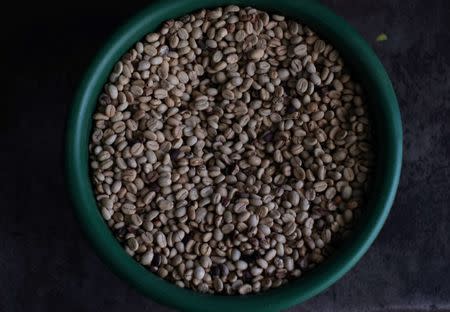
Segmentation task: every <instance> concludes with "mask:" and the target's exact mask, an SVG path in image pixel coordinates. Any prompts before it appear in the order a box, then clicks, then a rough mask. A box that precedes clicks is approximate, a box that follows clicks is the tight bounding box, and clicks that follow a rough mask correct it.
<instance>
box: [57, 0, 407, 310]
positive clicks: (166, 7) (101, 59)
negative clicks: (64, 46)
mask: <svg viewBox="0 0 450 312" xmlns="http://www.w3.org/2000/svg"><path fill="white" fill-rule="evenodd" d="M228 4H236V5H241V6H253V7H256V8H259V9H262V10H267V11H272V12H273V11H275V12H281V13H283V14H284V15H286V16H287V17H293V18H295V19H297V20H298V19H299V18H298V16H301V17H300V19H301V21H302V22H304V23H305V24H308V25H311V28H313V29H317V30H318V31H317V32H318V33H321V32H324V33H327V35H326V36H323V37H325V38H327V40H329V41H332V42H333V45H335V46H337V44H336V42H340V43H339V44H338V45H342V46H343V47H344V49H345V48H346V47H347V48H352V47H353V48H355V47H357V49H358V56H359V57H358V59H357V60H355V62H358V64H359V65H360V66H362V67H361V68H362V69H361V70H363V71H365V72H367V73H370V75H368V76H369V77H367V78H365V79H367V83H368V84H369V85H371V86H373V89H374V90H376V92H377V96H376V97H377V100H378V104H379V106H380V108H377V110H380V111H381V113H380V114H381V115H382V121H383V123H384V125H383V131H384V132H385V135H386V140H385V141H384V142H383V148H384V150H385V153H386V156H385V157H387V161H386V163H385V166H386V167H383V168H384V169H385V171H384V172H383V185H382V186H380V192H381V195H379V196H378V197H377V200H376V202H375V203H374V204H373V205H374V210H375V212H373V213H371V217H370V218H369V219H370V220H368V222H367V224H366V225H365V227H364V228H363V229H362V230H361V232H359V233H358V235H357V237H356V238H355V239H354V240H353V241H352V243H351V244H349V246H347V247H346V248H347V249H346V251H345V252H343V255H338V256H337V257H336V259H334V260H333V263H324V264H322V265H320V266H319V267H318V268H317V269H315V270H314V271H313V272H314V274H311V275H308V274H307V275H305V277H303V278H301V279H299V280H295V281H292V282H289V283H287V285H285V286H283V287H280V288H277V289H272V290H269V291H266V292H264V293H261V294H253V295H248V296H218V295H207V294H200V293H197V292H194V291H191V290H187V289H182V288H179V287H178V286H175V285H174V284H172V283H170V282H168V281H165V280H162V279H161V278H159V277H157V276H156V275H155V274H148V271H146V270H145V269H144V268H143V267H142V266H140V265H139V264H138V263H137V262H136V261H135V260H134V259H133V258H131V257H130V256H128V254H126V253H125V251H124V250H123V249H122V247H121V246H120V244H119V243H118V242H117V240H116V239H115V238H114V236H113V235H112V234H111V232H110V230H109V229H108V227H107V225H106V223H105V222H104V221H103V219H102V217H101V215H100V212H99V211H98V209H97V206H96V203H95V199H94V195H93V192H92V188H91V183H90V180H89V174H88V149H87V144H88V139H89V137H90V125H91V116H92V112H93V109H94V107H95V103H96V101H97V97H98V94H99V91H100V90H101V87H102V86H103V84H104V83H105V81H106V77H107V74H108V73H109V72H110V70H111V68H112V64H114V63H115V62H116V61H117V60H118V58H119V57H120V55H122V54H123V53H124V52H125V51H126V50H128V49H129V48H130V47H131V46H132V45H133V43H134V42H136V41H137V40H138V39H139V38H142V37H143V35H144V34H145V33H148V32H151V31H152V30H153V29H155V28H156V27H157V26H158V25H160V23H161V22H162V21H164V20H167V19H170V18H175V17H177V16H182V15H183V14H186V13H188V12H192V11H195V10H198V9H201V8H205V7H218V6H224V5H228ZM338 50H339V51H341V50H340V49H339V48H338ZM343 54H344V53H343ZM380 118H381V117H380ZM66 132H67V133H66V150H65V153H66V157H65V158H66V181H67V185H68V188H69V191H70V195H71V199H72V203H73V206H74V210H75V213H76V217H77V219H78V220H79V223H80V225H81V226H82V229H83V231H84V233H85V235H86V236H87V238H88V240H89V241H90V243H91V244H92V246H93V247H94V249H95V250H96V252H97V254H98V255H99V256H100V258H101V259H102V260H103V261H104V262H105V263H106V264H107V265H108V266H109V267H110V268H111V269H112V270H113V271H114V272H115V273H116V274H117V275H118V276H120V277H121V278H123V279H124V280H127V281H128V282H129V283H130V284H132V285H133V286H134V287H135V288H137V289H138V290H140V291H141V292H142V293H144V294H145V295H147V296H149V297H151V298H152V299H154V300H155V301H157V302H159V303H162V304H166V305H169V306H172V307H175V308H178V309H181V310H185V311H210V310H215V311H227V310H230V309H234V310H237V311H276V310H281V309H285V308H288V307H289V306H292V305H294V304H297V303H300V302H303V301H305V300H307V299H309V298H311V297H313V296H315V295H316V294H318V293H320V292H321V291H323V290H324V289H326V288H327V287H329V286H330V285H331V284H333V283H335V282H336V281H337V280H338V279H340V278H341V277H342V276H343V275H344V274H345V273H346V272H348V271H349V270H350V269H351V268H352V267H353V266H354V265H355V264H356V262H357V261H358V260H359V259H360V258H361V257H362V256H363V254H364V253H365V252H366V251H367V249H368V248H369V246H370V245H371V244H372V243H373V241H374V240H375V238H376V236H377V235H378V233H379V231H380V230H381V227H382V226H383V224H384V222H385V220H386V218H387V215H388V213H389V211H390V209H391V206H392V203H393V200H394V198H395V193H396V190H397V186H398V183H399V177H400V171H401V162H402V126H401V118H400V111H399V108H398V104H397V99H396V96H395V92H394V89H393V87H392V84H391V81H390V80H389V77H388V75H387V73H386V71H385V70H384V68H383V66H382V64H381V63H380V61H379V60H378V58H377V56H376V55H375V53H374V52H373V51H372V49H371V48H370V47H369V45H368V44H367V43H366V42H365V41H364V40H363V39H362V38H361V36H360V35H358V34H357V32H356V31H355V30H354V29H353V28H352V27H350V26H349V25H348V24H347V23H346V22H345V21H344V20H343V19H342V18H340V17H338V16H336V15H335V14H334V13H333V12H332V11H330V10H329V9H327V8H326V7H324V6H323V5H321V4H320V3H318V2H317V1H313V0H297V1H290V0H278V1H271V0H253V1H250V2H248V1H245V0H234V1H233V0H202V1H193V2H189V1H183V0H173V1H170V2H169V1H166V2H164V1H159V2H157V3H153V4H151V5H149V6H148V7H146V8H144V9H143V10H142V11H141V13H139V14H138V15H136V16H135V17H133V18H131V19H130V20H129V22H128V23H126V24H125V25H124V26H122V27H121V28H120V29H119V30H118V31H117V32H116V33H115V34H114V35H113V36H112V37H111V39H110V40H109V41H108V42H107V43H106V44H105V45H104V47H103V49H102V50H101V51H100V52H99V53H98V54H97V56H96V57H95V59H94V61H93V62H92V64H91V65H90V67H89V69H88V71H87V72H86V75H85V76H84V79H83V81H82V83H81V85H80V87H79V90H78V92H77V95H76V98H75V101H74V103H73V105H72V107H71V111H70V114H69V121H68V125H67V131H66ZM94 208H95V209H94Z"/></svg>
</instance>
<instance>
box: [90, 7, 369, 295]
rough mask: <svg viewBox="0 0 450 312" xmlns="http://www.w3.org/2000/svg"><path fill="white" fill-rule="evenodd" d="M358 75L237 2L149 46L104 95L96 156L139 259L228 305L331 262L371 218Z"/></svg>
mask: <svg viewBox="0 0 450 312" xmlns="http://www.w3.org/2000/svg"><path fill="white" fill-rule="evenodd" d="M348 73H349V70H348V69H347V67H346V66H345V64H344V61H343V60H342V59H341V57H340V55H339V53H338V51H336V50H334V48H333V47H332V46H331V45H330V44H328V43H327V42H325V41H323V40H322V39H320V38H319V36H318V35H317V34H315V33H314V31H313V30H311V29H309V28H308V27H307V26H306V25H301V24H299V23H297V22H295V21H291V20H286V19H285V18H284V17H283V16H280V15H269V14H267V13H265V12H261V11H258V10H256V9H253V8H245V9H244V8H239V7H237V6H234V5H233V6H228V7H226V8H217V9H214V10H202V11H200V12H197V13H193V14H190V15H188V16H185V17H182V18H180V19H178V20H171V21H167V22H166V23H164V24H163V26H162V28H161V29H160V30H159V31H157V32H154V33H150V34H148V35H147V36H145V38H144V39H143V40H142V41H141V42H138V43H136V45H135V46H134V48H132V49H130V50H129V51H128V52H127V53H126V54H125V55H123V56H122V58H121V59H120V60H119V61H118V62H117V64H116V65H115V66H114V68H113V69H112V72H111V74H110V76H109V82H108V83H107V84H106V85H105V86H104V88H103V92H102V93H101V94H100V95H99V105H98V107H97V109H96V112H95V113H94V114H93V132H92V135H91V141H90V146H89V152H90V164H91V177H92V183H93V187H94V191H95V196H96V200H97V203H98V207H99V210H100V212H101V215H102V216H103V218H104V219H105V220H106V222H107V224H108V225H109V226H110V227H111V229H112V231H113V234H114V235H115V236H116V238H117V239H118V240H119V241H120V242H121V244H122V245H123V246H124V248H125V250H126V252H127V253H128V254H130V255H132V256H133V257H134V258H135V259H136V260H137V261H139V263H140V264H141V265H143V266H144V267H146V268H147V269H149V271H151V272H153V273H154V274H158V275H159V276H160V277H162V278H164V279H167V280H169V281H171V282H173V283H175V284H176V285H178V286H179V287H187V288H191V289H194V290H196V291H199V292H207V293H221V294H226V295H232V294H238V295H247V294H250V293H254V292H259V291H265V290H267V289H270V288H273V287H278V286H280V285H282V284H284V283H286V282H288V281H289V280H291V279H294V278H297V277H299V276H301V275H303V274H302V273H303V272H305V271H307V270H309V269H312V268H313V267H315V266H317V265H319V264H320V263H321V262H323V261H324V260H325V259H326V258H327V257H328V256H329V255H330V254H331V252H332V250H334V249H335V248H338V245H336V242H339V241H340V240H342V239H343V237H345V236H346V235H347V234H348V232H349V231H350V230H351V228H352V225H353V224H354V222H355V220H356V219H357V218H358V216H359V215H360V214H361V210H360V208H361V206H362V205H363V204H364V198H365V190H366V189H367V187H368V181H369V178H370V175H371V173H372V170H373V165H374V164H373V160H374V153H373V146H372V138H371V127H370V126H371V124H370V122H369V118H368V117H369V116H368V114H367V109H366V105H365V102H364V94H363V93H362V88H361V86H360V85H359V84H358V83H357V82H356V81H354V80H353V79H352V77H351V76H350V75H349V74H348ZM149 274H151V273H149ZM300 278H301V277H300Z"/></svg>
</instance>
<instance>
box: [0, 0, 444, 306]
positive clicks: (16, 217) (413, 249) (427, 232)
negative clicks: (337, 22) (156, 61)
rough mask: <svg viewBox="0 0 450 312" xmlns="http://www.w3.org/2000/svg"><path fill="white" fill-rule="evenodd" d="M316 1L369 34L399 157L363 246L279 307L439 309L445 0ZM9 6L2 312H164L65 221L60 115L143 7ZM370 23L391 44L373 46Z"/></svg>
mask: <svg viewBox="0 0 450 312" xmlns="http://www.w3.org/2000/svg"><path fill="white" fill-rule="evenodd" d="M323 2H325V3H326V4H328V5H329V6H330V7H331V8H333V9H334V10H335V11H336V12H337V13H338V14H340V15H342V16H344V17H345V18H346V19H347V20H348V21H349V22H350V23H351V24H352V25H353V26H355V27H356V29H358V30H359V31H360V32H361V33H362V35H363V36H364V37H365V38H366V39H367V40H368V41H369V42H371V43H372V45H373V47H374V49H375V51H376V52H377V54H378V55H379V57H380V59H381V61H382V62H383V64H384V65H385V67H386V69H387V71H388V73H389V74H390V76H391V78H392V81H393V83H394V86H395V89H396V92H397V96H398V99H399V103H400V107H401V112H402V118H403V123H404V138H405V140H404V164H403V165H404V166H403V172H402V177H401V183H400V187H399V192H398V195H397V198H396V201H395V204H394V207H393V209H392V213H391V214H390V216H389V219H388V220H387V222H386V225H385V226H384V228H383V230H382V232H381V234H380V236H379V237H378V239H377V240H376V242H375V243H374V245H373V246H372V248H370V250H369V252H368V253H367V254H366V255H365V256H364V257H363V259H362V260H361V261H360V262H359V263H358V264H357V265H356V266H355V268H354V269H353V270H352V271H351V272H349V273H348V274H347V275H345V277H344V278H342V279H341V280H340V281H339V282H338V283H336V284H335V285H334V286H333V287H331V288H329V289H328V290H327V291H325V292H324V293H322V294H321V295H319V296H317V297H315V298H313V299H311V300H309V301H308V302H306V303H304V304H302V305H300V306H297V307H294V308H292V309H290V311H324V312H327V311H381V310H383V311H444V310H445V311H450V239H449V238H450V235H449V234H448V233H449V226H450V205H449V200H450V198H449V194H450V192H449V189H450V183H449V181H448V180H449V178H450V161H449V156H450V127H449V122H450V104H449V100H450V79H449V70H450V35H449V29H450V2H448V1H445V0H435V1H422V0H414V1H392V0H378V1H370V0H364V1H344V0H339V1H331V0H323ZM17 4H18V5H17V7H16V9H15V10H13V12H10V9H9V10H8V12H6V11H5V12H4V15H10V17H11V19H12V20H14V21H15V22H13V23H15V24H12V25H11V24H8V25H6V26H5V27H4V28H3V30H4V32H3V33H2V37H3V38H2V39H3V43H4V45H2V50H3V52H5V51H6V52H7V56H6V57H5V58H3V61H5V65H6V67H5V66H2V69H3V71H2V76H3V78H4V79H5V78H6V80H7V81H6V84H3V88H2V89H3V90H2V95H3V96H2V97H1V109H2V112H1V113H0V137H1V143H2V147H1V148H0V178H1V181H2V183H1V186H0V207H1V216H0V238H1V239H0V281H1V282H2V287H0V311H17V312H22V311H24V312H25V311H33V312H47V311H67V312H70V311H77V312H80V311H83V312H84V311H130V310H135V311H159V312H162V311H172V310H171V309H169V308H165V307H163V306H160V305H158V304H156V303H154V302H152V301H151V300H149V299H147V298H145V297H143V296H141V295H140V294H139V293H137V292H136V291H135V290H133V289H132V288H130V287H129V286H128V285H127V284H126V283H124V282H122V281H121V280H119V278H117V277H116V276H115V275H113V274H112V273H111V272H110V271H109V270H108V268H107V267H106V266H105V265H103V264H102V263H101V261H100V260H99V259H98V258H97V256H96V255H95V253H94V251H93V250H92V249H91V248H90V247H89V245H88V243H87V242H86V241H85V240H84V238H83V237H82V234H81V233H80V229H79V227H78V225H77V224H76V222H75V220H74V216H73V213H72V210H71V206H70V203H69V201H68V196H67V195H68V194H67V192H66V190H65V186H64V176H63V167H62V164H63V141H64V137H63V135H64V131H65V120H66V117H67V111H68V108H69V106H70V103H71V101H72V97H73V93H74V90H75V89H76V87H77V84H78V82H79V80H80V77H81V75H82V73H83V72H84V70H85V68H86V66H87V64H88V63H89V62H90V60H91V59H92V57H93V55H94V53H95V51H97V49H98V48H99V47H100V46H101V44H102V42H104V40H105V39H106V38H107V37H108V35H109V34H110V33H111V32H112V31H113V30H114V29H115V28H116V27H117V26H118V25H120V24H121V23H122V22H123V21H124V20H125V19H126V18H127V17H129V16H131V15H132V14H133V12H135V11H136V10H138V9H139V8H140V7H142V6H143V5H145V2H144V1H141V2H136V1H135V2H130V1H126V2H119V3H118V4H116V5H114V4H111V3H110V4H106V2H103V3H99V2H94V1H92V3H90V4H86V5H83V4H81V3H79V2H77V3H63V2H61V3H55V4H52V5H50V4H44V3H41V2H39V3H37V4H34V5H33V6H32V7H30V4H23V3H19V2H17ZM19 6H20V7H19ZM16 13H17V14H16ZM8 23H9V22H8ZM11 30H14V31H11ZM380 32H386V33H387V34H388V36H389V40H388V41H386V42H382V43H377V42H375V40H374V39H375V37H376V36H377V35H378V34H379V33H380ZM5 91H6V96H5Z"/></svg>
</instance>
